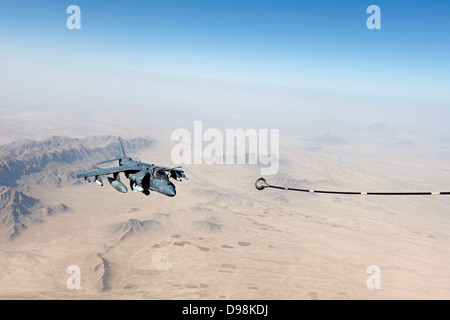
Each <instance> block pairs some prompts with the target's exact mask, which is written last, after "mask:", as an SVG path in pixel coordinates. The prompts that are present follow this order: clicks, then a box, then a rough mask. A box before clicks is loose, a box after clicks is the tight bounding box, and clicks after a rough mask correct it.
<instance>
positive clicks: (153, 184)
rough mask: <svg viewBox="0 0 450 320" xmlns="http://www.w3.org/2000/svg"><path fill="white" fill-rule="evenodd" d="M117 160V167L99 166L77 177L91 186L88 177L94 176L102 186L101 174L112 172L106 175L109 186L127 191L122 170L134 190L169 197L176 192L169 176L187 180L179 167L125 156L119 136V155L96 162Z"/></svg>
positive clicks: (123, 191) (95, 180)
mask: <svg viewBox="0 0 450 320" xmlns="http://www.w3.org/2000/svg"><path fill="white" fill-rule="evenodd" d="M117 160H118V161H119V166H118V167H112V168H99V169H97V170H94V171H90V172H84V173H80V174H78V175H77V178H84V180H86V182H87V183H89V184H90V185H91V186H92V183H91V179H90V178H89V177H94V182H96V183H97V184H98V185H100V186H103V180H102V178H101V176H106V175H110V174H112V177H107V179H108V181H109V183H110V184H111V186H112V187H113V188H114V189H116V190H117V191H119V192H122V193H126V192H128V189H127V187H126V186H125V184H123V183H122V182H121V181H120V173H121V172H123V173H124V174H125V177H126V178H128V179H129V180H130V188H131V190H133V191H134V192H142V193H143V194H145V195H147V196H148V195H149V194H150V191H155V192H159V193H162V194H164V195H166V196H169V197H173V196H175V194H176V191H175V185H174V184H173V183H172V182H170V181H169V178H172V179H175V180H178V181H181V180H182V178H184V179H187V180H189V179H188V178H187V177H186V175H185V174H184V171H183V170H181V167H173V168H169V167H162V166H157V165H154V164H148V163H144V162H140V161H135V160H133V159H131V158H129V157H127V155H126V154H125V151H124V149H123V144H122V139H121V138H120V137H119V155H118V156H117V158H114V159H111V160H106V161H103V162H100V163H97V165H100V164H103V163H108V162H112V161H117Z"/></svg>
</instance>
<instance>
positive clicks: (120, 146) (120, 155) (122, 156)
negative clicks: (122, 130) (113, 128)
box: [119, 137, 127, 158]
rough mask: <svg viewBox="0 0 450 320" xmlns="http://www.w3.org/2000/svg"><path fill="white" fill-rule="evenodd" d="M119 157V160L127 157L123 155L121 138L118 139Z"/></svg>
mask: <svg viewBox="0 0 450 320" xmlns="http://www.w3.org/2000/svg"><path fill="white" fill-rule="evenodd" d="M119 157H120V158H126V157H127V155H126V154H125V151H124V150H123V143H122V138H120V137H119Z"/></svg>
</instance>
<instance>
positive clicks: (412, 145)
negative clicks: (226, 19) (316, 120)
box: [0, 112, 450, 299]
mask: <svg viewBox="0 0 450 320" xmlns="http://www.w3.org/2000/svg"><path fill="white" fill-rule="evenodd" d="M29 115H30V116H29V118H27V115H25V114H20V113H18V114H13V113H12V112H11V113H9V114H8V113H6V112H5V114H4V115H3V116H2V117H3V118H2V119H1V120H2V123H5V126H3V127H2V130H1V131H2V132H1V133H2V135H1V136H2V141H1V143H2V144H3V145H2V146H1V148H0V155H1V157H0V162H1V165H0V169H1V170H2V177H1V178H0V185H1V187H0V199H1V206H0V217H1V219H0V223H1V224H0V235H1V239H0V298H2V299H448V298H450V269H449V268H448V265H449V264H450V249H449V248H450V232H449V226H450V211H449V208H450V197H449V196H414V197H387V196H351V195H349V196H346V195H327V194H324V195H319V194H310V193H298V192H288V191H282V190H275V189H266V190H263V191H258V190H257V189H256V188H255V187H254V182H255V180H256V179H257V178H258V177H260V170H259V169H260V168H259V166H258V165H248V164H246V165H206V164H204V165H195V164H187V165H183V168H184V169H185V172H186V175H187V176H188V178H189V180H185V181H182V182H176V181H175V184H176V187H177V195H176V196H175V197H174V198H169V197H165V196H163V195H161V194H157V193H151V194H150V196H148V197H147V196H145V195H143V194H142V193H134V192H128V193H127V194H120V193H119V192H117V191H116V190H114V189H113V188H112V187H111V186H110V185H109V184H108V183H105V185H104V186H103V187H100V186H98V185H96V184H93V186H92V187H91V186H89V185H88V184H86V183H84V181H81V180H80V181H79V180H78V179H76V177H75V175H76V173H79V172H83V171H87V170H90V169H92V168H94V164H95V163H96V162H99V161H102V160H105V159H109V158H111V157H114V156H115V155H116V152H117V151H116V148H117V140H116V139H117V136H119V135H120V136H122V138H123V139H124V142H125V151H126V152H127V155H128V156H130V157H132V158H135V159H139V160H141V161H144V162H149V163H156V164H161V165H165V166H170V165H172V164H171V158H170V153H171V149H172V147H173V145H174V143H173V142H171V141H170V133H171V131H172V130H173V129H174V128H176V127H177V125H178V126H179V125H183V124H178V123H177V124H173V126H172V127H170V126H166V127H165V124H164V123H151V124H148V123H145V122H144V121H142V123H139V122H138V123H137V124H136V125H135V126H133V127H128V128H127V127H124V126H121V127H120V128H117V130H112V129H111V126H110V125H109V124H113V123H114V121H113V120H112V118H111V119H110V120H107V119H104V120H103V121H99V122H98V123H99V125H94V124H95V122H94V123H92V122H91V121H88V122H85V121H81V120H77V119H74V118H69V117H66V119H71V121H69V120H67V121H66V122H65V121H46V122H45V123H46V125H41V124H40V121H38V120H39V117H38V116H37V115H36V114H35V115H32V114H30V113H29ZM40 117H42V118H43V119H44V118H46V119H47V120H48V117H49V116H48V115H47V116H46V117H45V116H43V115H41V116H40ZM63 118H64V117H61V116H60V115H58V114H56V115H55V119H63ZM27 119H28V120H27ZM33 121H34V122H36V123H33ZM19 122H22V124H19ZM147 125H148V126H147ZM158 125H159V126H158ZM184 125H186V127H187V128H189V126H191V125H192V122H191V123H190V124H189V123H185V124H184ZM211 125H212V124H211ZM20 128H21V129H22V130H20ZM36 128H40V130H36ZM144 128H146V130H143V129H144ZM33 132H35V133H34V134H33ZM142 132H145V134H142ZM356 133H357V134H351V135H350V134H349V133H348V132H341V133H339V132H338V133H334V132H331V133H330V132H325V131H320V130H318V132H317V133H316V132H314V133H311V134H310V136H306V135H305V134H304V132H298V134H296V131H295V130H290V131H283V130H280V140H281V141H280V170H279V173H278V174H276V175H273V176H266V177H265V178H266V180H267V181H268V182H269V183H271V184H274V185H282V186H290V187H299V188H310V189H317V190H320V189H322V190H343V191H449V190H450V183H449V176H450V172H449V170H448V166H447V164H448V160H449V158H450V149H449V148H448V144H446V143H445V141H436V140H433V141H431V140H427V139H426V138H424V137H421V136H411V135H407V134H402V133H398V132H397V131H396V130H395V128H394V129H393V128H390V127H388V126H387V125H383V124H377V125H372V126H368V127H364V128H361V129H360V131H358V132H356ZM71 265H77V266H79V267H80V271H81V288H80V289H69V288H68V287H67V285H66V282H67V279H68V277H69V274H68V273H67V268H68V267H69V266H71ZM372 265H375V266H378V267H379V268H380V270H381V281H380V284H381V287H380V289H369V288H368V287H367V285H366V282H367V279H368V278H369V276H370V275H371V274H369V273H367V268H368V267H369V266H372Z"/></svg>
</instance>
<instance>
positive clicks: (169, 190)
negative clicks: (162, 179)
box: [164, 184, 177, 197]
mask: <svg viewBox="0 0 450 320" xmlns="http://www.w3.org/2000/svg"><path fill="white" fill-rule="evenodd" d="M164 194H165V195H166V196H168V197H174V196H175V195H176V194H177V192H176V191H175V186H174V185H173V184H169V185H167V186H166V187H165V188H164Z"/></svg>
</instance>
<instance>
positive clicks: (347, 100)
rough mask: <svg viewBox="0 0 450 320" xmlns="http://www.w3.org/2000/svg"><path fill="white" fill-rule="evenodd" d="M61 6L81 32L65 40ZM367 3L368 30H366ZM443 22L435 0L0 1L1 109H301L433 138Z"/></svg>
mask: <svg viewBox="0 0 450 320" xmlns="http://www.w3.org/2000/svg"><path fill="white" fill-rule="evenodd" d="M71 4H76V5H78V6H79V7H80V8H81V30H68V29H67V28H66V19H67V17H68V16H69V15H68V14H67V13H66V8H67V7H68V6H69V5H71ZM371 4H375V5H378V6H379V7H380V8H381V29H380V30H369V29H367V27H366V20H367V18H368V17H369V14H367V13H366V8H367V7H368V6H369V5H371ZM449 16H450V3H449V2H448V1H407V2H405V1H395V0H394V1H392V0H391V1H320V0H316V1H300V0H296V1H290V0H288V1H275V0H270V1H268V0H254V1H253V0H252V1H249V0H239V1H238V0H202V1H198V0H193V1H171V0H167V1H76V0H71V1H62V0H58V1H57V0H54V1H22V0H18V1H7V0H1V1H0V42H1V46H0V48H1V51H0V68H2V69H3V72H2V75H0V85H1V86H2V87H3V90H1V91H0V103H2V102H3V103H8V104H10V105H13V106H17V107H19V106H20V105H21V104H23V105H31V104H33V103H36V104H38V105H40V106H44V105H46V104H48V105H51V104H55V105H56V104H61V102H62V101H67V97H68V96H70V97H73V95H74V94H75V93H77V94H78V96H79V99H73V104H74V105H75V104H76V103H79V104H83V105H85V106H94V105H111V104H112V103H116V104H117V105H118V106H119V105H120V104H123V103H126V102H127V101H129V100H128V99H130V96H132V97H133V98H131V103H134V104H136V105H139V106H155V107H163V108H165V107H175V106H176V107H177V108H191V109H195V110H198V111H199V112H201V111H202V110H206V109H208V110H211V109H212V110H215V109H217V110H218V112H219V111H221V112H223V110H224V108H225V109H227V110H233V111H235V112H242V115H244V116H249V117H250V116H251V114H252V112H254V111H255V110H256V109H258V110H260V111H261V114H262V115H265V116H267V117H268V118H272V117H273V114H272V112H273V110H274V108H276V109H277V111H286V112H298V115H302V114H305V113H304V112H305V111H307V110H308V109H311V108H313V109H314V110H315V111H314V112H312V111H310V112H309V114H310V115H311V116H313V115H314V116H315V119H316V118H320V117H325V118H326V117H328V118H329V119H336V118H337V117H338V116H339V115H342V118H346V119H350V121H359V120H360V119H361V120H364V121H365V122H370V121H372V120H373V121H387V120H388V119H397V120H398V121H402V119H403V120H404V119H405V116H406V118H407V121H411V122H412V123H414V122H417V121H423V119H428V120H429V121H430V122H431V121H437V122H442V125H444V124H445V123H447V122H448V121H446V120H448V116H449V111H448V110H449V109H450V90H448V88H450V76H449V75H450V18H449ZM0 71H1V69H0ZM11 75H13V76H11ZM149 86H150V87H152V88H154V91H151V90H150V91H149V92H147V90H146V88H147V87H149ZM52 91H54V92H52ZM24 92H27V93H28V96H29V97H28V99H27V98H26V97H25V96H27V95H24ZM53 93H54V94H53ZM258 96H260V98H258ZM177 97H178V100H177ZM425 111H426V112H425ZM374 117H375V119H373V118H374ZM427 117H428V118H427Z"/></svg>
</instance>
